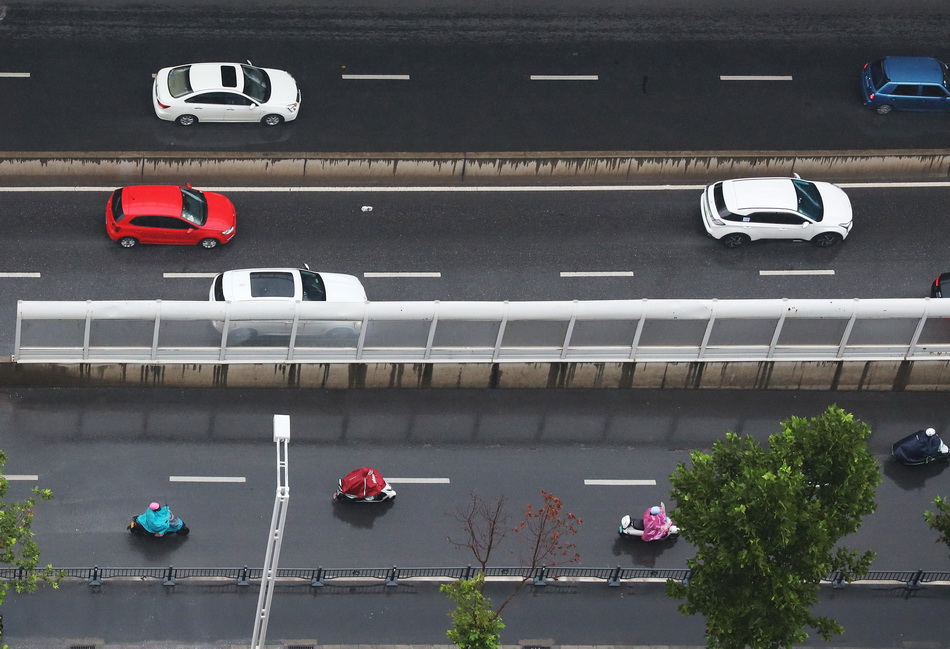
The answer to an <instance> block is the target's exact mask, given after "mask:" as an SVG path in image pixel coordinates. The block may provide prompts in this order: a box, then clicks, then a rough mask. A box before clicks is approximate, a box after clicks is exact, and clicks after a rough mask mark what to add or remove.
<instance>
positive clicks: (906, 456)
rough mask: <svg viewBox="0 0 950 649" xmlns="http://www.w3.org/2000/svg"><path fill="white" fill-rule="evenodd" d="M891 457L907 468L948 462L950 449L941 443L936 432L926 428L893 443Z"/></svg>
mask: <svg viewBox="0 0 950 649" xmlns="http://www.w3.org/2000/svg"><path fill="white" fill-rule="evenodd" d="M891 455H893V456H894V459H896V460H897V461H898V462H900V463H901V464H906V465H908V466H914V465H918V464H929V463H930V462H935V461H937V460H950V447H947V445H946V444H944V443H943V441H941V439H940V437H939V436H938V435H937V431H935V430H934V429H933V428H927V429H926V430H918V431H917V432H916V433H912V434H910V435H908V436H907V437H905V438H903V439H901V440H898V441H896V442H894V445H893V446H891Z"/></svg>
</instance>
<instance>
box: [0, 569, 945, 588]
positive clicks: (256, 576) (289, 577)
mask: <svg viewBox="0 0 950 649" xmlns="http://www.w3.org/2000/svg"><path fill="white" fill-rule="evenodd" d="M34 572H36V573H39V572H41V570H39V569H36V570H35V571H34ZM53 572H54V574H60V575H62V576H63V578H65V579H82V580H85V581H87V582H88V584H89V585H90V586H102V582H103V580H106V579H122V578H134V579H156V580H157V579H161V580H162V583H163V584H164V585H165V586H175V585H176V584H177V583H178V582H179V581H180V580H188V579H219V580H227V581H229V582H233V583H234V584H236V585H238V586H250V585H251V584H252V583H253V582H255V581H258V582H259V581H260V580H261V578H262V574H263V568H248V567H247V566H244V567H242V568H176V567H174V566H168V567H167V568H160V567H139V568H110V567H100V566H94V567H92V568H53ZM479 572H480V569H479V568H474V567H472V566H465V567H458V566H456V567H451V566H450V567H416V568H399V567H397V566H392V567H390V568H322V567H321V568H313V569H311V568H278V569H277V575H276V576H277V579H278V580H282V581H293V580H298V581H302V582H309V584H310V586H311V587H313V588H321V587H323V586H325V585H326V584H327V582H332V581H334V580H341V581H352V580H363V581H377V582H382V583H384V584H385V585H386V586H398V585H399V581H400V580H402V579H433V578H436V579H445V580H458V579H471V578H472V577H474V576H475V575H477V574H478V573H479ZM28 574H29V572H28V571H27V570H24V569H22V568H0V579H3V580H11V579H23V578H25V577H26V576H27V575H28ZM485 575H486V577H511V578H516V579H523V580H525V581H531V582H532V583H533V584H534V585H535V586H546V585H547V584H548V582H549V581H558V580H561V579H578V578H581V579H594V580H601V581H603V582H605V583H606V584H607V585H608V586H620V585H621V584H622V583H623V582H625V581H643V580H662V581H666V580H668V579H672V580H674V581H679V582H683V583H688V582H689V577H690V571H689V570H688V569H654V568H621V567H620V566H616V567H615V568H592V567H583V566H542V567H540V568H534V569H532V568H530V567H527V566H510V567H497V566H490V567H488V568H486V570H485ZM822 581H824V582H828V583H830V584H832V586H833V587H835V588H843V587H844V585H845V583H846V582H845V581H844V579H843V578H842V575H841V573H840V572H834V573H831V574H830V575H828V577H826V578H825V579H823V580H822ZM854 581H855V582H861V581H868V582H871V581H873V582H882V581H892V582H897V583H902V584H903V585H904V587H905V588H907V589H910V590H915V589H917V588H920V587H921V584H927V583H937V582H941V583H946V584H950V571H947V570H943V571H925V570H873V571H870V572H868V573H867V574H866V575H865V576H864V577H861V578H859V579H856V580H854Z"/></svg>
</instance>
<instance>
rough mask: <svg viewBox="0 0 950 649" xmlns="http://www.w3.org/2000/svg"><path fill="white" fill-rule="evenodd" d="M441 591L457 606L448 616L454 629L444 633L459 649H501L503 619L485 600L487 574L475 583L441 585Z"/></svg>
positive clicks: (486, 599)
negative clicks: (499, 648)
mask: <svg viewBox="0 0 950 649" xmlns="http://www.w3.org/2000/svg"><path fill="white" fill-rule="evenodd" d="M439 589H440V590H441V591H442V592H443V593H445V594H446V596H447V597H448V598H449V599H450V600H452V601H453V602H455V604H456V607H455V609H454V610H453V611H452V612H451V613H449V617H451V618H452V628H451V629H449V630H448V631H446V632H445V634H446V635H447V636H448V637H449V640H451V641H452V642H454V643H455V645H456V646H458V647H459V648H460V649H498V647H500V646H501V630H502V629H504V628H505V625H504V623H503V622H502V621H501V616H499V615H498V613H496V612H495V611H494V610H492V603H491V600H490V599H488V598H487V597H485V595H484V594H483V592H482V591H484V589H485V573H483V572H480V573H478V574H477V575H476V576H475V577H473V578H472V579H460V580H458V581H453V582H450V583H448V584H442V586H440V587H439Z"/></svg>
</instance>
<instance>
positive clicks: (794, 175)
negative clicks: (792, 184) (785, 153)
mask: <svg viewBox="0 0 950 649" xmlns="http://www.w3.org/2000/svg"><path fill="white" fill-rule="evenodd" d="M792 178H797V179H798V180H801V179H802V177H801V176H799V175H798V174H796V173H793V174H792Z"/></svg>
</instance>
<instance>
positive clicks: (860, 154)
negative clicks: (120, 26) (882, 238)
mask: <svg viewBox="0 0 950 649" xmlns="http://www.w3.org/2000/svg"><path fill="white" fill-rule="evenodd" d="M792 173H798V174H800V175H801V176H803V177H805V178H814V179H819V180H838V181H843V180H852V179H860V180H872V179H889V180H897V179H913V180H947V179H950V151H947V150H939V151H910V150H908V151H801V152H787V151H784V152H774V151H771V152H770V151H737V152H729V151H725V152H724V151H719V152H710V151H692V152H689V151H687V152H649V151H647V152H643V151H639V152H638V151H611V152H602V151H601V152H598V151H580V152H578V151H573V152H521V153H517V152H516V153H512V152H502V153H492V152H489V153H366V154H349V153H286V154H270V155H262V154H260V153H249V154H242V153H226V154H211V153H207V152H176V153H165V152H96V153H70V152H55V153H37V152H6V153H3V152H0V181H2V182H3V183H4V184H6V185H11V186H16V185H21V186H34V185H39V186H50V185H57V186H61V185H64V184H65V185H80V184H90V183H93V184H103V185H115V186H120V185H128V184H136V183H174V184H179V183H183V182H185V181H187V182H192V183H203V184H216V185H221V184H224V183H234V184H242V185H246V184H253V185H288V184H289V185H302V186H323V185H338V184H341V183H348V182H359V183H363V184H381V185H385V184H387V183H393V184H406V183H420V184H421V183H426V184H445V185H452V184H471V185H479V184H492V183H513V182H517V183H564V182H571V183H577V184H583V183H598V184H601V183H615V184H616V183H630V184H637V183H641V184H642V183H650V182H663V183H673V184H675V183H683V182H686V183H704V182H708V181H710V180H715V179H721V178H727V177H736V176H788V175H790V174H792Z"/></svg>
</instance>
